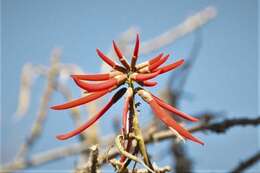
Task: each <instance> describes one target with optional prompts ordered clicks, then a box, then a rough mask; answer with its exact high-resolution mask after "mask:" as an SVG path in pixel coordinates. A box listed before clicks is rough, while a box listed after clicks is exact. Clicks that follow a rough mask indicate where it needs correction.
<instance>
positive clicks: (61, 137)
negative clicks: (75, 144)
mask: <svg viewBox="0 0 260 173" xmlns="http://www.w3.org/2000/svg"><path fill="white" fill-rule="evenodd" d="M125 91H126V88H122V89H120V90H119V91H118V92H117V93H116V94H115V95H114V96H113V97H112V98H111V99H110V101H109V102H108V103H107V104H106V105H105V106H104V107H103V108H102V109H101V110H100V112H99V113H97V114H96V115H95V116H94V117H92V118H91V119H90V120H89V121H87V122H86V123H84V124H83V125H81V126H80V127H79V128H77V129H75V130H73V131H70V132H68V133H66V134H62V135H58V136H57V139H59V140H66V139H68V138H71V137H73V136H75V135H78V134H80V133H81V132H83V131H84V130H86V129H87V128H88V127H90V126H91V125H92V124H94V123H95V122H96V121H97V120H98V119H99V118H101V117H102V116H103V115H104V113H106V111H107V110H108V109H109V108H110V107H111V106H112V105H113V104H114V103H116V102H117V101H118V100H119V99H120V98H121V97H122V96H123V95H124V93H125Z"/></svg>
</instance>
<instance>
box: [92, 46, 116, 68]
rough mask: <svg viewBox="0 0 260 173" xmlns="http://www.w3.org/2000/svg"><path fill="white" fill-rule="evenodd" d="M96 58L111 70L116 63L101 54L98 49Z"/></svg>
mask: <svg viewBox="0 0 260 173" xmlns="http://www.w3.org/2000/svg"><path fill="white" fill-rule="evenodd" d="M96 51H97V54H98V56H99V57H100V58H101V59H102V60H103V61H104V62H105V63H107V64H108V65H109V66H111V67H112V68H115V66H116V63H115V62H114V61H113V60H111V59H110V58H109V57H107V56H106V55H105V54H104V53H103V52H101V51H100V50H99V49H96Z"/></svg>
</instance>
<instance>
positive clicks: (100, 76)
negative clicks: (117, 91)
mask: <svg viewBox="0 0 260 173" xmlns="http://www.w3.org/2000/svg"><path fill="white" fill-rule="evenodd" d="M71 77H72V78H73V79H75V78H77V79H79V80H90V81H101V80H108V79H110V75H109V73H103V74H83V75H71Z"/></svg>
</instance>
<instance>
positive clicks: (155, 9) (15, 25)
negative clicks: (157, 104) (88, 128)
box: [1, 0, 259, 171]
mask: <svg viewBox="0 0 260 173" xmlns="http://www.w3.org/2000/svg"><path fill="white" fill-rule="evenodd" d="M209 5H212V6H214V7H216V8H217V10H218V17H217V18H216V19H215V20H214V21H212V22H210V23H209V24H207V25H206V26H205V27H203V30H202V34H203V45H202V48H201V51H200V54H199V59H198V60H197V61H196V63H195V66H194V69H193V71H192V74H191V76H190V78H189V81H188V83H187V85H186V87H185V91H187V92H188V93H192V95H193V96H194V97H193V99H192V100H183V101H182V102H181V109H182V110H183V111H185V112H187V113H197V112H200V111H203V110H213V111H216V112H218V111H219V112H225V113H226V115H228V117H230V118H231V117H241V116H247V117H255V116H256V115H257V106H258V105H257V99H258V98H257V96H258V95H257V89H258V88H257V80H258V78H257V74H258V72H257V65H258V63H257V60H258V58H257V48H258V46H257V0H251V1H245V0H237V1H231V0H218V1H216V0H212V1H205V0H196V2H195V1H185V2H184V1H177V0H165V1H148V0H146V1H137V0H132V1H119V0H118V1H115V0H113V1H95V2H94V1H92V2H91V1H83V0H78V1H67V0H64V1H58V0H45V1H35V0H25V1H20V0H2V10H1V15H2V16H1V19H2V21H1V22H2V27H1V30H2V46H1V47H2V56H1V72H2V80H1V89H2V94H1V105H2V110H1V118H2V121H1V163H2V162H7V161H10V160H11V159H12V158H13V157H14V155H15V153H16V152H17V149H18V146H19V145H20V144H21V142H22V141H23V139H24V138H25V135H26V131H28V130H29V129H30V123H31V122H32V121H33V118H34V117H35V113H36V112H37V109H36V108H37V106H38V105H39V98H40V96H41V95H40V93H41V91H42V90H43V88H44V82H43V81H42V80H38V81H37V83H36V85H35V87H34V88H33V95H32V105H31V107H30V110H29V112H28V115H27V116H26V118H25V119H24V120H22V121H20V122H18V123H17V122H13V116H14V112H15V108H16V106H17V96H18V88H19V87H18V86H19V84H20V80H19V77H20V72H21V69H22V67H23V65H24V64H25V63H27V62H31V63H33V64H44V65H48V64H49V55H50V52H51V50H52V49H53V48H55V47H60V48H62V49H63V57H62V61H63V62H64V63H75V64H78V65H80V66H81V68H82V69H84V70H85V71H92V72H97V71H98V70H99V65H100V60H99V59H98V58H97V57H96V54H95V48H96V47H99V48H101V49H102V50H104V51H107V50H109V48H110V46H111V41H112V40H113V39H115V38H116V37H117V36H118V34H119V33H121V32H123V31H125V30H126V29H128V28H129V27H131V26H138V27H140V29H141V33H140V35H141V39H142V40H146V39H148V38H151V37H153V36H156V35H157V34H159V33H161V32H164V31H166V30H167V29H169V28H170V27H172V26H175V25H177V24H179V23H180V22H182V21H183V20H184V19H185V18H186V17H188V16H190V15H192V14H194V13H195V12H197V11H198V10H201V9H204V8H205V7H206V6H209ZM193 40H194V34H190V35H188V36H187V37H185V38H183V39H180V40H178V41H177V42H175V43H174V44H172V45H169V46H167V47H165V48H163V49H161V50H160V51H166V52H169V53H172V52H174V54H175V55H174V56H173V58H174V59H176V58H178V57H187V56H188V55H189V51H190V49H191V47H192V43H193ZM162 81H163V80H162ZM162 83H163V82H162ZM68 84H72V82H70V83H68ZM162 86H163V85H162V84H161V86H159V87H158V89H159V88H160V87H162ZM75 91H76V88H75ZM155 91H156V90H155ZM77 96H78V95H77V92H75V97H77ZM58 101H61V98H59V97H58V96H57V98H56V97H55V98H54V100H53V102H52V104H54V103H57V102H58ZM112 111H119V110H117V109H114V110H112ZM112 111H111V112H112ZM111 112H110V113H111ZM63 114H64V113H63ZM63 114H61V113H58V114H57V113H56V112H53V111H50V114H49V118H48V120H47V125H46V128H45V133H44V135H43V137H42V139H41V140H40V141H38V142H37V144H36V146H35V148H34V149H33V153H36V152H39V151H43V150H45V149H47V148H51V147H58V146H63V145H66V144H68V143H71V142H73V140H70V141H65V142H60V141H57V140H55V138H54V136H55V135H56V134H59V133H61V132H64V131H66V130H69V129H71V128H72V123H71V121H70V118H69V116H68V115H66V113H65V114H64V115H63ZM107 117H108V116H107ZM107 117H104V118H103V119H101V121H100V124H101V125H105V123H106V122H108V120H109V119H108V118H107ZM60 122H62V123H60ZM106 126H107V127H111V125H107V124H106ZM103 130H104V133H103V134H106V129H103ZM196 135H197V136H199V137H200V138H202V139H203V140H204V141H205V143H206V145H205V146H204V147H201V146H198V145H196V144H193V143H190V142H187V144H186V145H187V148H188V152H189V154H190V155H191V157H192V159H194V166H195V169H196V170H198V171H201V170H204V171H207V170H223V171H225V170H226V171H227V170H229V169H231V168H232V167H234V166H235V165H236V164H237V163H238V162H239V161H241V160H242V159H244V158H247V157H248V156H250V155H252V154H253V153H254V152H255V151H256V150H257V148H258V149H259V140H258V137H259V135H257V130H256V129H255V128H250V127H248V128H243V129H242V128H235V129H232V130H229V131H228V132H227V134H226V135H214V134H210V133H209V134H208V135H204V134H196ZM167 144H168V143H167V142H165V143H164V144H162V145H159V144H157V145H156V147H158V148H160V147H161V149H160V150H164V148H163V146H165V145H167ZM165 153H167V151H166V150H165ZM163 158H164V157H163ZM157 159H158V160H156V158H155V161H157V162H158V163H159V164H160V165H162V166H163V165H165V164H169V163H171V160H170V159H169V157H165V159H160V158H159V157H158V158H157ZM74 163H75V162H74V158H73V157H72V158H69V159H64V160H62V161H57V162H54V163H51V164H48V165H44V166H40V167H37V168H33V169H60V168H61V167H62V168H63V169H71V168H73V165H74Z"/></svg>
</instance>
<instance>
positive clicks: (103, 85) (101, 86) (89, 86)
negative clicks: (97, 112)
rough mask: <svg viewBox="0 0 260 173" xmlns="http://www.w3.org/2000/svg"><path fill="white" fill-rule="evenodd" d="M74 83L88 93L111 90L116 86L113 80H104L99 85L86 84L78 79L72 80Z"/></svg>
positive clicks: (115, 81) (116, 82)
mask: <svg viewBox="0 0 260 173" xmlns="http://www.w3.org/2000/svg"><path fill="white" fill-rule="evenodd" d="M74 81H75V83H76V84H77V85H78V86H79V87H80V88H82V89H84V90H87V91H88V92H94V91H102V90H105V89H108V88H111V87H113V86H116V85H117V84H118V81H117V80H116V79H115V78H112V79H109V80H106V81H104V82H99V83H88V82H83V81H81V80H79V79H75V78H74Z"/></svg>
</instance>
